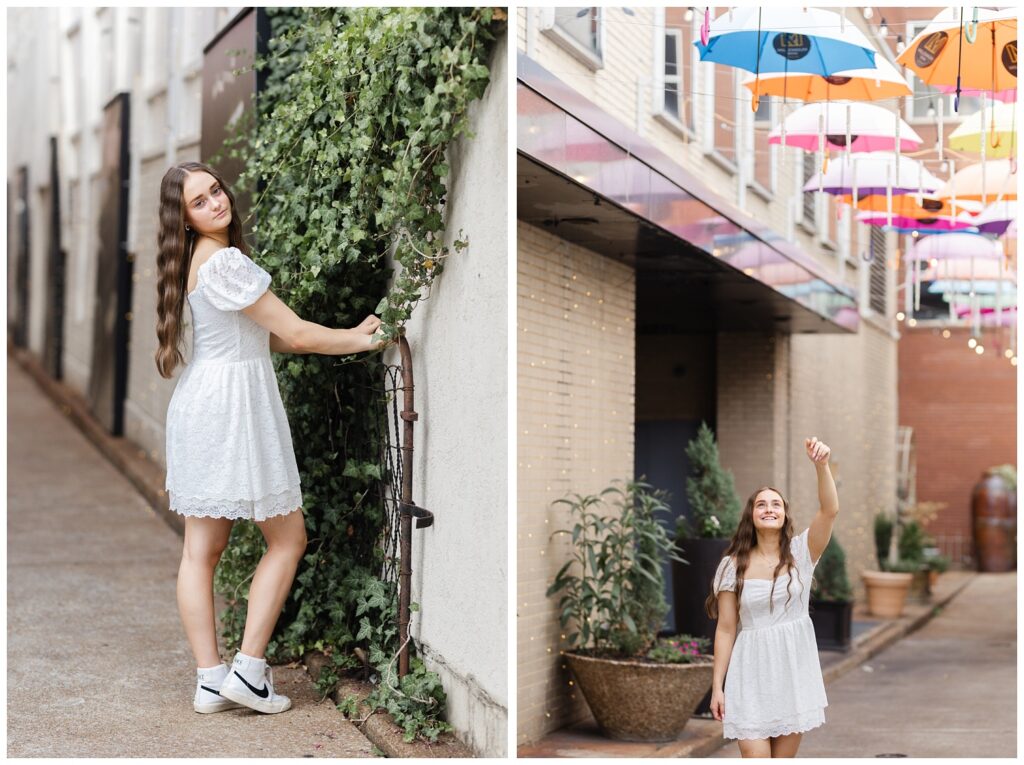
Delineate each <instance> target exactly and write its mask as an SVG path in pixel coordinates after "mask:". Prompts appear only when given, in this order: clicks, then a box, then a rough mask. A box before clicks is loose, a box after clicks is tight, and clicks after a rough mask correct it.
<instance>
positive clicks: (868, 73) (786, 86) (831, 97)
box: [743, 56, 914, 102]
mask: <svg viewBox="0 0 1024 765" xmlns="http://www.w3.org/2000/svg"><path fill="white" fill-rule="evenodd" d="M875 64H877V66H878V68H877V69H850V70H848V71H845V72H836V73H835V74H833V75H832V76H831V77H822V76H821V75H818V74H804V73H802V72H794V73H791V74H786V73H783V72H778V73H772V74H762V75H760V78H754V77H748V78H747V79H746V81H744V83H743V85H744V86H745V87H747V88H749V89H750V91H751V92H754V88H755V86H756V88H757V91H756V93H757V95H758V96H778V97H779V98H795V99H797V100H799V101H808V102H809V101H880V100H882V99H884V98H895V97H897V96H909V95H911V94H912V93H913V92H914V91H913V90H911V88H910V86H909V85H907V81H906V80H905V79H903V77H902V75H900V73H899V72H897V71H896V68H895V67H894V66H893V65H892V64H890V63H889V62H888V61H886V60H885V58H883V57H882V56H875Z"/></svg>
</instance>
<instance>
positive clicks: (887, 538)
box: [875, 513, 893, 571]
mask: <svg viewBox="0 0 1024 765" xmlns="http://www.w3.org/2000/svg"><path fill="white" fill-rule="evenodd" d="M892 530H893V522H892V519H891V518H890V517H889V516H888V515H887V514H886V513H878V514H877V515H875V555H876V556H877V558H878V570H879V571H885V566H886V564H887V563H888V561H889V547H890V545H891V544H892Z"/></svg>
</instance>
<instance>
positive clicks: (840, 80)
mask: <svg viewBox="0 0 1024 765" xmlns="http://www.w3.org/2000/svg"><path fill="white" fill-rule="evenodd" d="M822 79H823V80H825V82H827V83H828V84H829V85H845V84H846V83H848V82H849V81H850V80H852V79H853V78H852V77H843V76H842V75H838V74H830V75H829V76H828V77H823V78H822Z"/></svg>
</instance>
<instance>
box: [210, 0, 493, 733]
mask: <svg viewBox="0 0 1024 765" xmlns="http://www.w3.org/2000/svg"><path fill="white" fill-rule="evenodd" d="M494 14H495V9H491V8H450V7H449V8H439V7H426V8H413V7H402V8H377V7H362V8H338V7H315V8H297V7H287V8H268V10H267V15H268V17H269V20H270V25H271V37H270V40H269V43H268V46H269V54H268V55H267V56H266V57H264V58H261V59H259V60H258V61H257V62H256V63H255V65H254V68H255V69H256V70H257V71H259V72H261V73H262V74H264V75H265V76H266V85H265V88H264V89H263V90H261V91H260V96H259V98H258V99H257V100H256V114H255V118H254V119H249V120H240V121H239V122H237V123H236V124H235V126H234V136H233V138H232V139H230V140H229V141H228V142H227V143H226V145H225V147H224V149H223V151H224V152H226V153H227V154H228V155H229V156H231V157H234V158H238V159H240V160H241V161H242V163H243V166H244V168H245V170H244V172H243V174H242V176H241V178H240V179H239V182H238V188H239V189H240V190H244V191H248V192H249V194H250V195H251V198H252V199H253V200H254V202H253V209H252V211H251V212H252V224H253V225H252V227H251V232H252V241H253V258H254V259H255V260H256V261H257V262H259V263H260V265H262V266H263V267H264V268H266V269H267V270H268V271H269V272H270V273H271V274H272V275H273V277H274V290H275V292H276V293H277V294H278V295H279V296H280V297H282V299H284V300H285V302H287V303H288V305H289V306H290V307H291V308H292V309H293V310H294V311H295V312H296V313H297V314H299V315H300V316H302V317H303V318H305V319H308V320H310V321H313V322H316V323H319V324H324V325H326V326H331V327H344V326H353V325H355V324H357V323H358V322H359V321H360V320H362V318H363V317H365V316H366V315H367V314H369V313H371V312H374V311H375V310H377V311H378V312H379V313H381V316H382V319H383V322H384V324H383V327H382V330H381V331H382V333H383V334H384V335H385V336H387V337H389V338H393V337H395V336H397V334H398V332H399V331H400V328H401V325H402V323H403V322H404V321H406V320H407V319H408V318H409V316H410V315H411V312H412V310H413V309H414V307H415V306H416V304H417V302H418V301H419V300H420V299H422V298H424V297H426V296H427V294H428V293H429V288H430V285H431V283H432V282H433V279H434V278H436V276H437V275H438V274H439V273H440V272H441V268H442V263H443V262H444V259H445V258H446V257H447V256H448V255H449V254H450V250H449V248H448V247H446V246H445V245H444V242H445V239H446V238H445V234H446V229H445V221H444V210H445V204H446V201H447V186H446V182H447V180H446V179H447V177H448V174H449V166H448V164H447V161H446V159H445V153H446V150H447V148H448V147H449V145H450V144H451V142H452V141H453V140H454V139H455V138H457V137H459V136H469V135H470V133H469V118H468V109H469V106H470V105H471V104H472V103H473V101H474V100H476V99H477V98H479V96H480V95H481V94H482V93H483V92H484V90H485V88H486V87H487V84H488V80H489V69H488V66H487V64H488V60H489V58H490V50H491V48H492V43H493V40H494V33H493V28H492V20H493V19H494ZM214 164H216V160H214ZM450 238H452V237H450ZM466 245H467V243H466V242H465V241H464V239H463V238H462V237H461V236H456V237H454V243H453V249H454V250H456V251H457V250H460V249H462V248H464V247H465V246H466ZM389 255H391V256H393V257H394V259H395V261H397V263H398V264H399V272H398V274H397V275H395V276H394V278H393V279H391V277H392V273H391V270H390V268H389V267H388V257H389ZM389 280H390V282H389ZM389 285H390V286H389ZM348 361H351V359H346V360H343V361H342V362H341V363H339V360H338V359H337V358H335V357H330V356H322V355H319V354H306V355H298V356H295V355H293V356H284V355H280V356H275V357H274V364H275V369H276V372H277V377H278V384H279V387H280V391H281V397H282V399H283V401H284V405H285V408H286V410H287V413H288V421H289V425H290V427H291V433H292V440H293V444H294V447H295V456H296V460H297V462H298V466H299V472H300V475H301V479H302V486H303V500H304V503H303V510H304V515H305V518H306V530H307V536H308V539H309V545H308V548H307V550H306V555H305V556H304V558H303V560H302V562H301V563H300V565H299V569H298V571H297V573H296V577H295V584H294V586H293V588H292V590H291V592H290V593H289V596H288V599H287V600H286V602H285V605H284V608H283V611H282V613H281V615H280V617H279V619H278V621H277V625H276V627H275V631H274V633H273V635H272V637H271V640H270V643H269V644H268V646H267V655H268V657H269V658H271V659H272V660H275V661H281V660H291V659H295V658H299V657H301V656H302V655H303V654H304V653H306V652H307V651H310V650H318V651H323V652H324V653H325V654H326V655H327V656H328V657H330V659H331V662H330V664H329V665H328V666H327V667H325V668H324V672H323V675H322V677H321V681H320V683H319V685H320V689H321V691H322V692H326V691H327V690H328V689H329V688H330V687H331V685H333V683H335V682H336V681H337V678H338V677H339V675H340V673H342V672H345V671H347V670H349V669H351V668H352V667H354V666H357V665H359V664H361V662H360V661H358V660H356V659H355V658H354V656H353V653H354V651H355V649H356V648H361V649H362V650H363V651H365V653H366V655H367V656H368V659H369V663H370V665H371V667H372V668H373V669H374V671H375V672H376V676H377V678H378V679H380V681H381V685H380V686H379V688H378V691H379V694H378V695H377V696H375V697H374V698H375V699H376V701H377V702H378V703H380V704H381V705H382V706H387V705H388V704H390V703H391V702H392V701H393V703H394V704H396V705H398V706H397V707H396V709H398V714H397V715H396V717H399V716H400V717H402V719H403V720H405V721H406V722H408V723H409V725H411V726H412V727H413V728H415V726H416V725H419V724H422V726H423V727H422V730H423V731H424V735H426V736H427V737H430V736H431V735H434V733H433V732H434V731H437V730H439V725H440V723H439V719H440V714H441V713H442V712H443V706H444V699H443V697H444V693H443V690H441V685H440V681H439V679H438V678H437V676H436V675H434V674H432V673H429V672H427V671H426V670H425V669H424V668H423V667H422V665H417V667H418V669H417V670H416V672H415V673H413V674H416V678H415V679H413V680H409V681H408V682H409V683H413V684H414V686H415V687H412V688H411V689H406V685H407V683H406V679H405V678H403V681H402V683H397V682H395V683H388V682H385V679H386V678H387V677H388V672H390V671H391V670H390V669H389V668H390V667H391V665H392V663H393V661H392V660H393V658H394V656H395V654H396V652H397V650H398V647H399V646H398V640H397V634H396V627H395V598H396V596H395V587H394V585H393V584H391V583H388V582H385V581H383V580H382V579H381V572H382V571H383V569H384V567H385V564H386V563H388V561H385V560H384V557H383V552H382V545H381V544H380V539H381V535H382V532H383V531H384V526H385V518H386V507H385V504H384V486H385V484H386V483H387V482H388V481H389V480H390V478H391V476H388V475H385V473H384V468H383V466H382V450H383V446H384V444H383V440H384V435H383V434H384V433H385V432H386V431H385V427H386V425H385V424H384V423H385V422H386V419H385V417H386V401H385V399H384V396H383V394H382V393H381V390H380V388H381V385H380V380H381V378H382V372H383V370H382V367H381V364H380V361H379V357H378V356H375V355H370V356H367V357H364V358H363V359H361V360H360V362H359V363H347V362H348ZM264 549H265V545H264V542H263V539H262V535H261V534H260V533H259V531H258V529H257V528H256V526H255V525H254V524H237V525H236V526H235V528H234V530H233V534H232V540H231V545H230V546H229V548H228V550H227V552H226V553H225V555H224V557H223V558H222V561H221V565H220V566H219V567H218V571H217V578H216V587H217V590H218V592H220V593H221V594H222V595H224V596H225V598H226V600H227V603H228V609H227V612H226V613H225V614H224V637H225V642H226V644H227V647H228V649H229V650H232V649H235V648H237V647H238V646H239V644H240V642H241V631H242V625H243V624H244V619H245V613H246V607H247V601H248V588H249V582H250V580H251V577H252V574H253V571H254V569H255V567H256V564H257V562H258V561H259V559H260V557H261V556H262V554H263V552H264ZM403 683H405V684H406V685H403ZM389 699H391V701H389ZM414 699H419V700H420V701H413V700H414ZM416 704H422V708H421V709H420V710H419V711H418V712H417V711H415V709H414V707H415V705H416ZM439 710H440V711H439ZM407 730H409V729H408V728H407Z"/></svg>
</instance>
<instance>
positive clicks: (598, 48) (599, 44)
mask: <svg viewBox="0 0 1024 765" xmlns="http://www.w3.org/2000/svg"><path fill="white" fill-rule="evenodd" d="M602 13H603V10H602V9H601V8H544V9H542V15H541V21H542V23H541V29H542V30H543V31H544V32H545V33H546V34H547V35H549V36H550V37H551V39H552V40H554V41H555V42H556V43H558V44H559V45H560V46H561V47H563V48H565V50H567V51H568V52H569V53H571V54H572V55H573V56H575V57H576V58H577V59H579V60H580V61H582V62H583V63H584V64H586V65H587V66H589V67H590V68H592V69H600V68H601V67H602V66H603V65H604V64H603V55H604V53H603V52H604V28H603V24H602Z"/></svg>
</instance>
